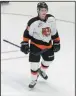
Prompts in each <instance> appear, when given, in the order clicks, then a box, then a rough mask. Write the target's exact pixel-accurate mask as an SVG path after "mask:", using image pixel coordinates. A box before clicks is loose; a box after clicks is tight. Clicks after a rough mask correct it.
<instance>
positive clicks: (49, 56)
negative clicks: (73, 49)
mask: <svg viewBox="0 0 76 96" xmlns="http://www.w3.org/2000/svg"><path fill="white" fill-rule="evenodd" d="M42 57H43V60H42V62H41V67H40V69H39V74H40V75H41V76H42V77H43V78H44V79H48V76H47V74H46V70H47V69H48V68H49V66H50V64H51V63H52V61H53V60H54V52H53V49H52V48H51V49H49V50H48V51H46V52H45V53H43V54H42Z"/></svg>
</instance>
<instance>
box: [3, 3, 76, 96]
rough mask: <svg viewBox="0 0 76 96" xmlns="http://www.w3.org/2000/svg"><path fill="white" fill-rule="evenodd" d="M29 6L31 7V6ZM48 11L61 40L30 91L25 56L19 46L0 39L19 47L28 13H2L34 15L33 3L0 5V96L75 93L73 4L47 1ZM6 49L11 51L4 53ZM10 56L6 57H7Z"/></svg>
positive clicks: (34, 4) (28, 70)
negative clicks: (57, 49) (54, 19)
mask: <svg viewBox="0 0 76 96" xmlns="http://www.w3.org/2000/svg"><path fill="white" fill-rule="evenodd" d="M31 5H32V6H33V7H31ZM48 5H49V13H53V15H54V16H55V17H56V18H57V19H61V20H66V21H71V23H70V22H64V21H59V20H57V21H56V24H57V29H58V32H59V35H60V39H61V50H60V51H59V52H58V53H55V60H54V61H53V63H52V64H51V65H50V67H49V69H48V70H47V74H48V76H49V78H48V80H47V81H45V80H43V79H42V78H41V77H39V79H38V83H37V85H36V86H35V88H34V89H33V90H29V88H28V84H29V82H30V63H29V62H28V55H25V54H23V53H21V52H20V49H19V48H17V47H15V46H12V45H10V44H8V43H5V42H3V39H6V40H8V41H10V42H13V43H15V44H17V45H19V46H20V42H21V40H22V35H23V31H24V30H25V28H26V25H27V21H28V20H29V19H30V18H31V16H20V15H11V14H3V13H15V14H25V15H32V16H34V15H36V2H32V3H31V2H30V3H28V2H27V3H24V2H23V3H21V2H20V3H16V2H15V3H14V2H13V3H12V2H11V3H10V4H9V5H5V6H4V5H3V6H2V7H1V11H2V14H1V52H2V53H1V96H74V95H75V94H74V93H75V89H74V87H75V74H74V73H75V30H74V29H75V24H74V21H75V19H74V18H75V17H74V14H75V13H74V7H75V6H74V3H70V2H67V3H65V2H64V3H58V2H52V3H48ZM7 51H14V52H9V53H4V52H7ZM8 58H10V59H8Z"/></svg>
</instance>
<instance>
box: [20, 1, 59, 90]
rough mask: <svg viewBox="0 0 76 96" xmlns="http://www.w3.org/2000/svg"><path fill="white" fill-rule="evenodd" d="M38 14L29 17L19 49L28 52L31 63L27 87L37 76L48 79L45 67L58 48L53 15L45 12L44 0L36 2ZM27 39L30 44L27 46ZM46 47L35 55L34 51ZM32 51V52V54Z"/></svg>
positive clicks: (33, 82) (30, 86) (32, 83)
mask: <svg viewBox="0 0 76 96" xmlns="http://www.w3.org/2000/svg"><path fill="white" fill-rule="evenodd" d="M37 12H38V16H37V17H34V18H32V19H30V20H29V21H28V23H27V28H26V29H25V31H24V34H23V41H22V42H21V51H22V52H24V53H25V54H28V53H29V49H30V53H29V62H30V64H31V68H30V69H31V79H32V80H31V82H30V84H29V88H33V87H34V86H35V85H36V83H37V78H38V76H39V75H41V76H42V77H43V78H44V79H45V80H46V79H48V76H47V74H46V69H47V68H48V67H49V66H50V64H51V62H52V61H53V60H54V52H58V51H59V50H60V38H59V35H58V31H57V29H56V22H55V17H54V16H53V15H51V14H47V12H48V5H47V4H46V3H45V2H39V3H38V4H37ZM29 40H30V41H31V42H30V46H29ZM44 49H48V50H47V51H46V52H44V53H42V54H40V55H35V54H36V53H38V52H40V51H42V50H44ZM32 53H34V54H32ZM41 56H42V62H41V66H40V68H39V61H40V57H41Z"/></svg>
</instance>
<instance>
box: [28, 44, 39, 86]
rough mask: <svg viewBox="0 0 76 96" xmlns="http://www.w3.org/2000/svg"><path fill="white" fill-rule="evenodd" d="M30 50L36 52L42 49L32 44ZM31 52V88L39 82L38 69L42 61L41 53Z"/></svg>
mask: <svg viewBox="0 0 76 96" xmlns="http://www.w3.org/2000/svg"><path fill="white" fill-rule="evenodd" d="M30 50H31V51H32V53H34V54H35V53H36V52H38V51H40V50H39V49H38V48H36V47H35V46H34V45H31V47H30ZM32 53H31V52H30V54H29V62H30V64H31V65H30V70H31V82H30V84H29V87H30V88H33V87H34V86H35V85H36V83H37V78H38V69H39V61H40V55H38V56H36V55H34V54H32Z"/></svg>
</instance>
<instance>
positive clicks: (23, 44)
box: [21, 21, 33, 54]
mask: <svg viewBox="0 0 76 96" xmlns="http://www.w3.org/2000/svg"><path fill="white" fill-rule="evenodd" d="M30 24H31V22H30V21H29V22H28V24H27V28H26V29H25V30H24V33H23V41H22V42H21V51H22V52H24V53H25V54H28V52H29V40H30V39H31V36H30V35H29V32H30V33H31V35H32V33H33V27H32V26H31V25H30Z"/></svg>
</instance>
